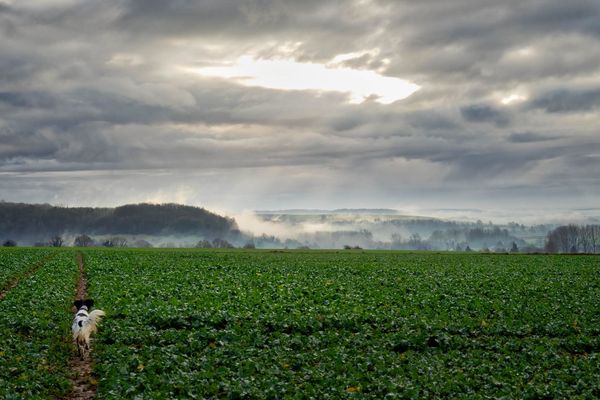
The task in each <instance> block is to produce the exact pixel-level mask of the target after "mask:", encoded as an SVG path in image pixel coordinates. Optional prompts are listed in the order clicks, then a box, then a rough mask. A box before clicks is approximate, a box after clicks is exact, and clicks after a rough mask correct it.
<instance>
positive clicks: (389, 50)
mask: <svg viewBox="0 0 600 400" xmlns="http://www.w3.org/2000/svg"><path fill="white" fill-rule="evenodd" d="M0 38H1V40H0V199H3V200H5V201H20V202H28V203H51V204H60V205H69V206H82V205H85V206H115V205H120V204H126V203H137V202H156V203H162V202H177V203H184V204H190V205H197V206H203V207H206V208H208V209H210V210H215V211H217V212H223V213H234V212H241V211H243V210H252V209H288V208H318V209H332V208H382V207H386V208H393V209H397V210H400V211H401V212H405V213H409V214H410V213H412V214H436V213H440V214H444V213H445V214H444V215H446V216H447V215H450V214H452V213H453V212H454V211H455V210H456V212H458V213H459V214H460V213H463V214H465V213H471V214H476V215H481V216H483V217H485V216H487V215H500V214H502V215H505V216H511V215H515V216H520V217H523V218H524V217H526V216H531V215H539V216H541V217H548V216H552V215H558V214H559V213H562V214H564V215H578V213H589V212H592V213H594V212H596V213H597V214H600V210H599V209H600V2H598V1H597V0H569V1H564V0H505V1H496V0H420V1H409V0H394V1H392V0H346V1H341V0H340V1H322V0H319V1H314V0H303V1H297V0H248V1H228V0H205V1H191V0H172V1H163V0H105V1H97V0H44V1H41V0H39V1H33V0H0ZM590 210H591V211H590ZM494 213H496V214H494Z"/></svg>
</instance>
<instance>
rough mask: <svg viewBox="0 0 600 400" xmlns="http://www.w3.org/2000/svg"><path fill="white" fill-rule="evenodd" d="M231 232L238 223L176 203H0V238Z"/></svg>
mask: <svg viewBox="0 0 600 400" xmlns="http://www.w3.org/2000/svg"><path fill="white" fill-rule="evenodd" d="M236 230H237V224H236V222H235V220H233V219H232V218H227V217H222V216H220V215H217V214H213V213H211V212H209V211H207V210H205V209H204V208H199V207H191V206H183V205H179V204H145V203H143V204H131V205H125V206H120V207H116V208H91V207H56V206H51V205H48V204H24V203H7V202H0V235H1V236H0V237H2V236H3V237H4V238H6V239H10V240H13V241H19V242H27V243H29V244H33V243H36V242H48V238H58V237H64V236H67V235H69V234H71V235H78V234H86V235H154V236H168V235H173V236H184V235H195V236H200V237H213V238H214V237H224V236H226V235H228V234H230V233H231V232H232V231H236ZM6 239H5V240H6Z"/></svg>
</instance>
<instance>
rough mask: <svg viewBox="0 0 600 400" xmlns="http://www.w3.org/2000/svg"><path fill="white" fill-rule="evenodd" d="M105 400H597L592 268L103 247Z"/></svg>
mask: <svg viewBox="0 0 600 400" xmlns="http://www.w3.org/2000/svg"><path fill="white" fill-rule="evenodd" d="M86 262H87V270H88V274H89V285H90V287H89V290H90V293H91V296H92V297H94V299H95V300H96V304H97V305H98V307H100V308H102V309H104V310H105V311H107V313H108V315H109V317H108V318H107V320H106V322H105V323H104V325H103V326H102V329H101V332H100V335H99V336H98V340H97V343H96V347H95V360H96V364H95V368H96V371H95V372H96V374H97V375H98V376H99V380H100V384H99V392H98V393H99V396H100V397H103V398H123V397H135V396H138V395H142V396H144V397H149V398H183V397H193V396H196V397H198V398H203V397H204V398H223V397H230V398H236V397H239V398H315V399H327V398H344V397H348V396H351V397H352V396H353V397H356V396H359V397H362V398H432V397H453V396H469V397H474V398H488V397H502V396H508V397H518V398H526V397H531V398H536V397H537V398H540V397H550V398H567V397H569V398H577V397H580V398H595V397H596V398H597V397H599V396H600V362H599V361H600V360H599V358H600V357H599V356H598V351H599V349H600V339H599V337H600V304H599V302H598V298H600V278H599V276H600V274H599V272H600V264H599V262H598V259H597V258H593V257H567V256H517V255H514V256H513V255H510V256H497V255H480V254H471V255H469V254H432V253H416V254H411V253H394V252H364V253H362V252H319V251H308V252H264V251H239V250H237V251H215V250H213V251H201V250H198V251H181V250H178V251H165V250H148V251H140V250H122V251H116V250H95V249H92V250H89V251H87V254H86Z"/></svg>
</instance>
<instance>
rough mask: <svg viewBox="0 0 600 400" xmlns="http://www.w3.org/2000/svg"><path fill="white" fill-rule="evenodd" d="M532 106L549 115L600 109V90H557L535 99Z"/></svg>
mask: <svg viewBox="0 0 600 400" xmlns="http://www.w3.org/2000/svg"><path fill="white" fill-rule="evenodd" d="M530 106H531V107H532V108H536V109H542V110H545V111H546V112H549V113H568V112H586V111H592V110H595V109H597V108H600V89H587V90H569V89H557V90H552V91H548V92H546V93H542V94H541V95H539V96H538V97H536V98H534V99H533V100H532V101H531V103H530Z"/></svg>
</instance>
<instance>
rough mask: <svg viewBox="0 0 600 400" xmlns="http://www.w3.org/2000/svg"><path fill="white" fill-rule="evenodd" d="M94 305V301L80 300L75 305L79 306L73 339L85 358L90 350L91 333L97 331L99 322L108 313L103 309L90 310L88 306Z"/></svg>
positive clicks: (74, 323)
mask: <svg viewBox="0 0 600 400" xmlns="http://www.w3.org/2000/svg"><path fill="white" fill-rule="evenodd" d="M92 305H93V301H91V300H86V301H85V302H84V301H82V300H78V301H76V302H75V306H76V307H78V310H77V312H76V313H75V318H74V319H73V324H72V325H71V330H72V332H73V340H74V341H75V343H76V344H77V350H78V351H79V355H80V356H81V357H82V358H83V356H84V354H85V352H86V351H87V350H89V348H90V346H89V344H90V335H91V334H92V333H94V332H96V331H97V329H98V328H97V324H98V322H100V320H101V319H102V317H104V316H105V315H106V314H105V312H104V311H102V310H94V311H91V312H88V307H91V306H92Z"/></svg>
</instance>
